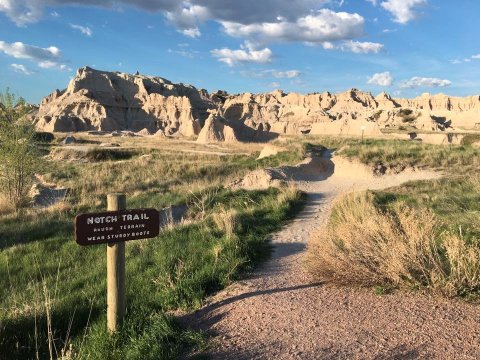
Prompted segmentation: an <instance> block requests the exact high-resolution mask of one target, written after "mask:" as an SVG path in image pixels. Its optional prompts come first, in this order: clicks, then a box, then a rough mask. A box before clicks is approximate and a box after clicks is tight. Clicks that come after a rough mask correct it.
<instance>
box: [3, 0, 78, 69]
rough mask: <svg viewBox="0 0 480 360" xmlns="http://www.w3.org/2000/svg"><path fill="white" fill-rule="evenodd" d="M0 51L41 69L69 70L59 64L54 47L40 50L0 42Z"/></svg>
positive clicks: (38, 48) (58, 57) (30, 46)
mask: <svg viewBox="0 0 480 360" xmlns="http://www.w3.org/2000/svg"><path fill="white" fill-rule="evenodd" d="M0 1H2V0H0ZM0 51H1V52H3V53H5V54H6V55H9V56H12V57H14V58H16V59H28V60H31V61H34V62H36V63H37V65H38V66H39V67H41V68H43V69H58V70H70V68H69V67H68V66H66V65H65V64H61V63H60V57H61V52H60V49H59V48H57V47H55V46H50V47H48V48H41V47H38V46H34V45H28V44H24V43H22V42H19V41H18V42H14V43H11V44H9V43H7V42H5V41H0Z"/></svg>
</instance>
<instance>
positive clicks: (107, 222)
mask: <svg viewBox="0 0 480 360" xmlns="http://www.w3.org/2000/svg"><path fill="white" fill-rule="evenodd" d="M159 232H160V214H159V212H158V210H155V209H131V210H120V211H107V212H103V213H94V214H80V215H77V217H76V218H75V240H76V241H77V243H78V244H80V245H96V244H104V243H116V242H121V241H127V240H139V239H147V238H153V237H156V236H157V235H158V234H159Z"/></svg>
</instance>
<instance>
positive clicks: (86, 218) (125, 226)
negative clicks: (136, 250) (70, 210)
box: [75, 194, 160, 333]
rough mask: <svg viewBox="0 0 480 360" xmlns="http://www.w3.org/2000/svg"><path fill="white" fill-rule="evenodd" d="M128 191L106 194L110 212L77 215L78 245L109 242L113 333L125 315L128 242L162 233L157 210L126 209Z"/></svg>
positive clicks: (109, 322) (109, 313) (109, 315)
mask: <svg viewBox="0 0 480 360" xmlns="http://www.w3.org/2000/svg"><path fill="white" fill-rule="evenodd" d="M126 207H127V201H126V196H125V194H108V195H107V210H108V211H107V212H103V213H94V214H80V215H77V217H76V218H75V240H76V241H77V243H78V244H79V245H96V244H105V243H106V244H107V326H108V330H109V331H110V332H111V333H113V332H115V331H117V330H118V327H119V325H120V323H121V321H122V319H123V316H124V315H125V309H126V300H125V241H127V240H139V239H147V238H154V237H156V236H158V234H159V233H160V213H159V212H158V210H156V209H129V210H127V209H126Z"/></svg>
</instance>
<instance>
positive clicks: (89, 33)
mask: <svg viewBox="0 0 480 360" xmlns="http://www.w3.org/2000/svg"><path fill="white" fill-rule="evenodd" d="M70 27H71V28H72V29H75V30H78V31H80V32H81V33H82V34H83V35H86V36H88V37H91V36H92V35H93V31H92V29H90V28H89V27H88V26H82V25H75V24H70Z"/></svg>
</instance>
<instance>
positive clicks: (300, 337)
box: [184, 157, 480, 359]
mask: <svg viewBox="0 0 480 360" xmlns="http://www.w3.org/2000/svg"><path fill="white" fill-rule="evenodd" d="M317 160H318V159H317ZM308 163H309V161H307V162H306V164H307V165H305V164H304V165H300V166H297V167H290V168H286V169H284V170H285V172H286V173H288V174H289V175H290V176H292V177H293V178H294V179H295V180H296V182H297V184H298V186H299V187H300V188H301V189H302V190H304V191H306V192H307V193H308V202H307V205H306V207H305V209H304V210H303V211H302V212H301V213H300V214H299V215H298V216H297V218H296V219H295V220H294V221H292V222H290V223H289V224H288V225H287V226H285V227H284V228H283V229H282V230H280V231H278V232H277V233H275V234H274V235H273V236H272V239H271V240H272V243H273V245H274V252H273V255H272V257H271V259H270V260H269V261H268V262H267V263H265V264H264V265H263V266H262V267H261V268H260V269H258V270H257V271H256V272H255V273H254V274H252V276H251V277H249V278H248V279H246V280H244V281H242V282H238V283H236V284H234V285H232V286H231V287H229V288H227V289H226V290H224V291H222V292H221V293H219V294H217V295H216V296H215V297H213V298H212V299H211V300H210V301H209V304H207V305H206V306H205V307H203V308H202V309H200V310H199V311H197V312H195V313H194V314H191V315H189V316H188V317H187V318H186V319H184V320H186V321H188V323H189V324H190V325H191V326H194V327H195V328H196V329H202V330H206V331H207V332H209V333H211V334H213V335H214V336H215V337H214V340H213V349H212V351H211V355H212V358H213V359H416V358H422V359H425V358H428V359H479V358H480V317H479V314H480V312H479V309H478V307H477V306H474V305H470V304H466V303H464V302H462V301H457V300H444V299H439V298H432V297H428V296H426V295H421V294H418V293H405V292H395V293H393V294H389V295H383V296H378V295H375V294H374V292H373V290H372V289H355V288H349V287H335V286H333V285H329V284H321V283H315V282H314V281H313V280H312V279H311V278H310V277H309V275H308V273H307V272H306V271H305V269H304V266H303V264H304V261H303V257H304V255H305V250H306V245H307V241H308V238H309V234H310V233H311V231H312V230H313V229H316V228H318V227H319V226H320V225H321V224H322V223H324V222H325V221H326V220H327V218H328V215H329V212H330V209H331V206H332V202H333V200H334V199H335V198H336V197H337V196H338V195H340V194H341V193H344V192H349V191H352V190H355V189H356V190H360V189H367V188H368V189H381V188H386V187H390V186H395V185H399V184H401V183H403V182H405V181H408V180H419V179H429V178H432V177H438V176H439V175H438V174H436V173H433V172H410V173H408V172H404V173H401V174H399V175H396V176H383V177H374V176H373V175H372V174H371V173H370V172H369V171H368V170H367V169H366V168H365V167H364V166H362V165H360V164H352V163H349V162H348V161H346V160H344V159H340V158H337V157H333V158H331V159H325V160H323V161H314V162H313V164H312V162H311V161H310V165H308ZM312 169H315V171H316V178H314V176H313V174H315V171H312ZM302 176H304V177H305V180H308V181H302Z"/></svg>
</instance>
